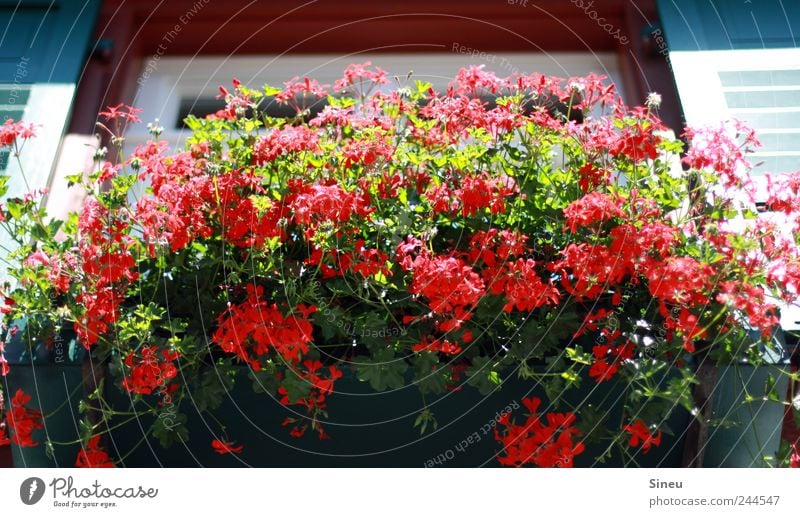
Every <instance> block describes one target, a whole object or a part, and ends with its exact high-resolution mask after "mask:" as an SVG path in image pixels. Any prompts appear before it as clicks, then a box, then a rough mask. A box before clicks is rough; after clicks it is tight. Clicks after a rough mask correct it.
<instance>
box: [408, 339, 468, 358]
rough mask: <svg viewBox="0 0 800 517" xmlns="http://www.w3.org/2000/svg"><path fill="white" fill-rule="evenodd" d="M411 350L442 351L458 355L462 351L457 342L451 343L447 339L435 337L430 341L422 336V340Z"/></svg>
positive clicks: (446, 353)
mask: <svg viewBox="0 0 800 517" xmlns="http://www.w3.org/2000/svg"><path fill="white" fill-rule="evenodd" d="M411 350H412V351H414V352H433V353H442V354H445V355H458V354H460V353H461V346H459V345H458V344H457V343H451V342H450V341H449V340H447V339H434V340H432V341H428V338H427V337H425V338H422V341H420V342H419V343H417V344H416V345H413V346H412V347H411Z"/></svg>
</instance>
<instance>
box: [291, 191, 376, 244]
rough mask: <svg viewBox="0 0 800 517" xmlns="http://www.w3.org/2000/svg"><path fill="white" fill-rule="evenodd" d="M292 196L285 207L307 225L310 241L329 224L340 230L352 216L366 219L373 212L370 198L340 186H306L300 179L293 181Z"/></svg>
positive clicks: (296, 220) (295, 217) (296, 218)
mask: <svg viewBox="0 0 800 517" xmlns="http://www.w3.org/2000/svg"><path fill="white" fill-rule="evenodd" d="M289 188H290V190H291V194H290V195H289V196H287V198H286V205H287V207H288V208H289V209H290V210H291V211H292V214H293V216H294V222H295V223H296V224H298V225H300V226H305V227H306V230H305V235H306V237H308V238H309V239H310V238H312V237H313V236H314V234H315V233H316V232H317V229H318V228H319V227H320V226H321V225H324V224H326V223H328V224H332V225H333V227H338V225H340V224H342V223H346V222H348V221H350V218H351V217H352V216H353V215H359V216H362V217H367V216H369V214H370V213H371V212H372V211H373V209H372V208H371V207H370V206H369V202H370V200H369V197H368V195H365V194H356V193H353V192H348V191H346V190H344V189H343V188H342V187H341V186H340V185H339V184H338V183H336V182H331V183H329V184H306V183H302V182H300V181H299V180H293V181H291V182H290V185H289Z"/></svg>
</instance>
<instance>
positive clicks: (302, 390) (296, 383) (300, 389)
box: [281, 368, 312, 403]
mask: <svg viewBox="0 0 800 517" xmlns="http://www.w3.org/2000/svg"><path fill="white" fill-rule="evenodd" d="M281 386H282V387H283V388H285V389H286V396H287V397H288V399H289V402H291V403H295V402H298V401H299V400H301V399H304V398H306V397H308V395H309V394H310V393H311V388H312V386H311V383H310V382H308V380H306V379H301V378H300V377H299V376H298V375H297V373H295V371H294V370H293V369H291V368H289V369H287V370H286V377H284V379H283V381H281Z"/></svg>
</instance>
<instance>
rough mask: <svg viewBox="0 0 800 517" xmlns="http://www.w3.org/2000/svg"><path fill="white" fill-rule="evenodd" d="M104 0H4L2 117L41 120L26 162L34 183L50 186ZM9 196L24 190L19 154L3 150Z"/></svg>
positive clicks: (0, 21) (0, 166) (0, 14)
mask: <svg viewBox="0 0 800 517" xmlns="http://www.w3.org/2000/svg"><path fill="white" fill-rule="evenodd" d="M99 8H100V0H21V1H6V0H0V123H2V122H4V121H5V120H6V119H7V118H13V119H15V120H19V119H22V120H25V121H27V122H32V123H34V124H38V125H40V127H39V129H38V135H39V136H38V137H37V138H36V139H34V140H31V141H30V142H29V143H28V144H26V148H25V150H24V151H23V154H22V164H23V169H24V172H25V176H26V178H27V180H28V181H27V183H28V186H29V187H30V188H31V189H40V188H44V187H46V186H48V182H49V179H50V175H51V172H52V170H53V166H54V162H55V159H56V156H57V153H58V149H59V144H60V141H61V137H62V134H63V132H64V130H65V128H66V127H67V122H68V119H69V116H70V107H71V105H72V100H73V97H74V95H75V89H76V83H77V81H78V78H79V76H80V73H81V70H82V69H83V66H84V63H85V62H86V56H87V52H88V50H89V42H90V38H91V35H92V31H93V29H94V24H95V22H96V19H97V15H98V13H99ZM0 171H2V173H5V174H8V175H9V176H10V181H9V193H8V195H9V196H17V195H20V194H22V193H24V192H25V191H26V190H27V188H26V186H25V184H24V182H23V181H22V177H21V172H20V170H19V166H18V164H17V163H16V160H15V159H13V157H12V156H10V155H9V153H8V151H6V152H4V153H2V154H0Z"/></svg>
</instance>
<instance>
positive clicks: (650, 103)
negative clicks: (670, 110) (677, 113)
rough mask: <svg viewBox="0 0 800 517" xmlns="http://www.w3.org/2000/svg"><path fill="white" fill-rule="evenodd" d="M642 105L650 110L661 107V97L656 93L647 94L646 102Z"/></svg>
mask: <svg viewBox="0 0 800 517" xmlns="http://www.w3.org/2000/svg"><path fill="white" fill-rule="evenodd" d="M644 103H645V105H646V106H647V107H648V108H650V109H658V108H660V107H661V95H659V94H658V93H656V92H650V93H648V94H647V100H646V101H644Z"/></svg>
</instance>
